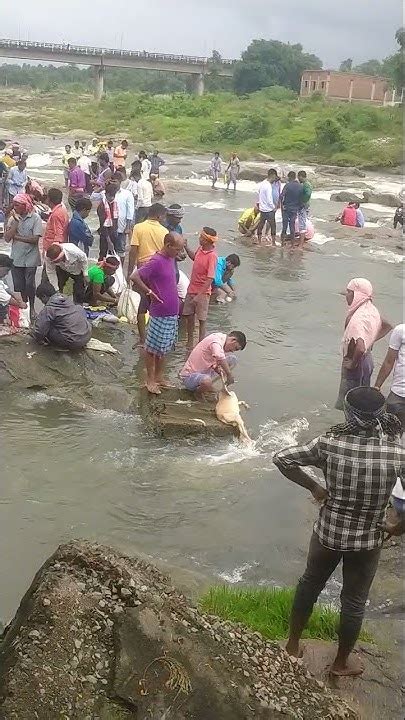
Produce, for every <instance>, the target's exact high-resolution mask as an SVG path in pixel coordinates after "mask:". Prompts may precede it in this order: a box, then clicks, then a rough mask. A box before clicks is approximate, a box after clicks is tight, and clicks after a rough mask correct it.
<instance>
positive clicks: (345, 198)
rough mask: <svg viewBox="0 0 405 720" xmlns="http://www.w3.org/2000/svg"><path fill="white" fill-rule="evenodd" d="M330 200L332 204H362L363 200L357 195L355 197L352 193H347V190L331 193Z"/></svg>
mask: <svg viewBox="0 0 405 720" xmlns="http://www.w3.org/2000/svg"><path fill="white" fill-rule="evenodd" d="M330 199H331V200H332V201H333V202H344V203H349V202H359V203H360V202H362V200H363V198H361V197H359V196H358V195H355V194H354V193H351V192H348V191H347V190H341V192H337V193H332V195H331V196H330Z"/></svg>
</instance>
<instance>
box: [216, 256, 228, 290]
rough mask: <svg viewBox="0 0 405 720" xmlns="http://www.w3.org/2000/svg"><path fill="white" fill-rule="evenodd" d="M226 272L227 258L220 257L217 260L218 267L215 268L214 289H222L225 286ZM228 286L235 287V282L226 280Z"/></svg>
mask: <svg viewBox="0 0 405 720" xmlns="http://www.w3.org/2000/svg"><path fill="white" fill-rule="evenodd" d="M225 272H226V257H219V258H218V260H217V266H216V268H215V277H214V279H213V281H212V287H221V286H222V285H223V284H224V280H223V277H224V275H225ZM226 283H227V285H229V286H230V287H233V280H232V278H229V279H228V280H226Z"/></svg>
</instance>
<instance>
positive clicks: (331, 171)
mask: <svg viewBox="0 0 405 720" xmlns="http://www.w3.org/2000/svg"><path fill="white" fill-rule="evenodd" d="M315 172H317V173H325V174H326V175H339V176H342V177H346V176H348V175H355V176H356V177H360V178H365V177H366V173H365V172H363V170H360V169H359V168H357V167H341V166H340V165H317V166H316V168H315Z"/></svg>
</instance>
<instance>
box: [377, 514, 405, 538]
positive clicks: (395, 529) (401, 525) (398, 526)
mask: <svg viewBox="0 0 405 720" xmlns="http://www.w3.org/2000/svg"><path fill="white" fill-rule="evenodd" d="M379 528H380V530H382V531H383V532H385V533H388V536H389V537H391V536H392V535H394V536H395V537H398V536H399V535H404V534H405V513H401V514H400V515H399V517H398V520H397V522H390V521H389V520H385V521H384V522H383V523H381V525H380V526H379Z"/></svg>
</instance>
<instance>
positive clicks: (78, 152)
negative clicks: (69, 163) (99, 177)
mask: <svg viewBox="0 0 405 720" xmlns="http://www.w3.org/2000/svg"><path fill="white" fill-rule="evenodd" d="M72 155H73V157H75V158H76V160H78V159H79V158H80V157H81V156H82V155H83V151H82V149H81V147H80V140H75V141H74V144H73V147H72Z"/></svg>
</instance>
